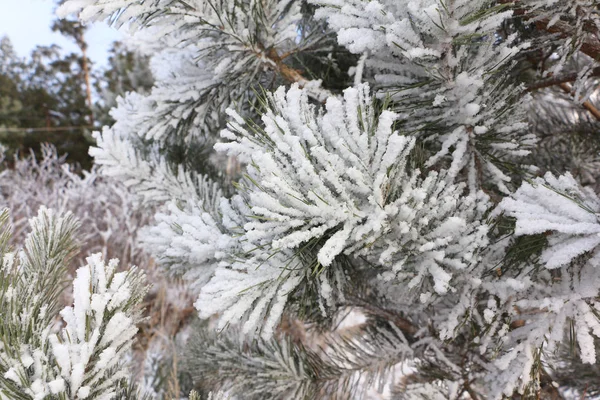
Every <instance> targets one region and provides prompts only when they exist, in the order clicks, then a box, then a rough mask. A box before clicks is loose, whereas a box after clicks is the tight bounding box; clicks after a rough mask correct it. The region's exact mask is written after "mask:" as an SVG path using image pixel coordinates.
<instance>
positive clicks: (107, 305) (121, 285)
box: [0, 208, 145, 400]
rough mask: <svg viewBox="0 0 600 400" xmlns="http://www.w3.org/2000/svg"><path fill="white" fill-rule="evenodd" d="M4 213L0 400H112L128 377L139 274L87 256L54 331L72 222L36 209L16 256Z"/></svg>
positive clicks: (74, 224)
mask: <svg viewBox="0 0 600 400" xmlns="http://www.w3.org/2000/svg"><path fill="white" fill-rule="evenodd" d="M8 213H9V211H8V210H5V211H4V212H3V213H2V215H1V217H0V220H1V223H2V235H1V237H2V266H1V268H0V316H1V317H2V318H0V343H1V344H0V398H2V399H16V398H18V399H32V400H42V399H48V398H56V399H72V400H76V399H103V400H110V399H115V398H117V395H118V393H119V392H120V391H121V388H122V387H123V385H125V386H127V381H128V379H129V374H128V372H127V366H126V364H125V362H124V355H125V354H126V352H127V351H128V350H129V348H130V347H131V344H132V342H133V336H134V335H135V333H136V332H137V328H136V326H135V324H136V323H137V322H139V321H140V312H139V310H138V305H139V303H140V301H141V300H142V297H143V295H144V293H145V287H144V284H143V274H141V273H139V272H137V270H135V269H132V270H130V271H125V272H119V273H117V272H116V267H117V265H118V260H112V261H110V262H109V263H108V265H106V264H105V263H104V261H103V260H102V256H101V255H100V254H95V255H93V256H91V257H89V258H88V265H86V266H84V267H81V268H79V269H78V270H77V278H76V279H75V280H74V282H73V293H74V298H75V304H74V306H73V307H66V308H64V309H63V311H61V313H60V315H61V316H62V318H63V320H64V322H65V324H66V325H65V327H64V328H62V330H61V332H60V333H58V334H57V333H54V332H55V331H56V317H57V314H58V309H59V307H60V299H61V298H60V296H61V293H62V290H63V289H64V284H65V279H66V273H67V267H68V265H69V260H70V258H71V257H72V256H73V253H74V251H75V247H74V243H75V239H76V230H77V228H78V222H77V221H76V220H75V218H74V217H73V215H72V214H66V215H65V216H64V217H62V216H57V215H56V214H54V213H53V212H52V211H50V210H47V209H45V208H41V209H40V211H39V214H38V216H37V217H36V218H33V219H31V221H30V225H31V229H32V231H31V233H30V234H29V235H28V237H27V239H26V241H25V247H24V248H23V249H22V250H21V249H19V250H18V251H17V252H14V251H11V250H10V249H8V248H7V243H8V240H9V239H10V226H8Z"/></svg>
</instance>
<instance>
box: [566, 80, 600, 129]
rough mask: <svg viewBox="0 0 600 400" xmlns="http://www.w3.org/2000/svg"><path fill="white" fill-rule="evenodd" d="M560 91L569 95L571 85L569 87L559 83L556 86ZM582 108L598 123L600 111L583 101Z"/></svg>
mask: <svg viewBox="0 0 600 400" xmlns="http://www.w3.org/2000/svg"><path fill="white" fill-rule="evenodd" d="M558 86H559V87H560V88H561V89H562V90H564V91H565V93H568V94H571V92H572V90H573V88H571V85H569V84H568V83H561V84H559V85H558ZM582 106H583V108H585V109H586V110H588V111H589V112H590V113H591V114H592V115H593V116H594V117H595V118H596V119H597V120H598V121H600V111H599V110H598V109H597V108H596V107H594V105H593V104H592V103H590V102H589V101H584V102H583V103H582Z"/></svg>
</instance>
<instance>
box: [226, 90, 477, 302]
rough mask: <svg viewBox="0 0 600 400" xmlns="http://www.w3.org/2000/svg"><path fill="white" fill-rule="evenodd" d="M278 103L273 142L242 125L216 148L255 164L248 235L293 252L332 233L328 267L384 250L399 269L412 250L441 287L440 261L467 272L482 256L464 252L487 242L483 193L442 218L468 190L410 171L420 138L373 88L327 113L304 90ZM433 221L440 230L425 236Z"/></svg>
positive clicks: (269, 127) (333, 103)
mask: <svg viewBox="0 0 600 400" xmlns="http://www.w3.org/2000/svg"><path fill="white" fill-rule="evenodd" d="M270 100H271V109H270V110H269V111H268V112H267V113H266V114H265V115H264V116H263V118H262V120H263V123H264V131H265V134H266V135H268V137H269V140H270V141H272V143H273V144H272V145H271V144H270V145H268V146H265V145H263V144H262V143H260V142H258V141H256V140H250V139H251V138H252V133H251V132H250V131H249V130H247V129H246V127H245V126H244V125H241V124H239V123H237V122H235V123H231V124H230V126H229V129H228V130H226V131H225V132H224V133H223V136H224V137H228V138H235V141H234V142H232V143H222V144H217V145H216V146H215V148H216V149H217V150H218V151H221V152H226V153H228V154H231V155H235V156H237V157H239V158H240V159H243V160H246V161H247V162H248V163H250V164H251V165H250V166H249V167H248V174H249V176H250V177H251V179H252V181H253V182H260V184H259V186H255V187H252V188H251V190H250V191H249V193H248V198H249V205H250V208H251V210H252V212H253V214H254V215H255V216H256V220H252V221H250V222H247V223H246V224H245V225H244V230H245V232H246V233H245V235H246V238H247V239H248V240H250V241H251V242H252V243H255V244H256V245H257V246H263V245H266V244H272V245H273V246H274V247H275V248H280V249H293V248H297V247H298V246H300V245H302V244H303V243H306V242H308V241H310V240H314V239H317V238H319V237H322V236H323V235H325V234H326V233H327V232H330V233H331V236H330V237H329V238H328V239H327V240H326V241H325V242H324V243H323V244H322V247H321V249H320V250H319V252H318V260H319V262H320V263H321V264H322V265H323V266H329V265H331V263H332V262H333V261H334V259H335V258H336V257H337V256H339V255H340V254H342V253H344V254H356V255H365V256H367V257H372V258H374V259H380V258H381V254H383V253H385V254H386V255H385V257H383V258H384V259H386V260H389V261H388V262H387V263H386V267H388V268H390V269H391V266H392V265H393V264H395V263H396V262H397V261H398V259H400V258H406V253H408V254H411V255H412V256H413V257H414V260H413V261H414V263H413V264H411V267H412V266H414V268H417V269H418V270H419V271H420V272H419V274H418V276H419V277H421V278H422V277H424V276H431V277H432V279H433V282H434V285H435V290H436V291H438V292H440V293H442V292H445V291H446V290H447V289H448V287H449V282H450V279H451V274H449V273H447V272H445V271H444V268H443V267H440V265H444V266H446V267H450V268H451V269H462V268H467V267H468V266H469V265H471V264H472V263H473V262H474V261H475V260H476V259H477V258H476V257H472V258H471V259H468V260H467V259H461V256H460V254H461V253H462V251H464V250H465V249H467V248H468V249H469V250H468V251H467V253H469V254H471V255H472V254H475V253H476V252H477V249H478V248H480V247H481V246H483V245H485V243H486V239H485V235H486V228H485V227H484V226H480V224H479V223H478V222H477V221H476V216H477V215H478V213H479V211H477V210H476V205H477V202H476V201H475V199H476V198H475V197H471V198H465V199H463V202H464V205H461V206H460V207H461V211H460V212H459V213H462V214H456V217H455V219H450V220H448V221H447V222H445V223H442V221H443V220H444V218H447V217H449V216H451V215H452V214H453V213H455V212H457V209H456V207H458V206H459V203H458V199H459V197H460V196H461V194H462V192H463V187H462V186H460V185H457V186H455V185H449V184H447V183H446V181H445V180H444V179H439V177H438V175H437V174H435V173H431V174H430V175H428V176H427V177H425V179H421V178H420V177H419V174H418V172H417V173H413V174H412V176H411V175H410V174H409V173H407V171H406V162H407V157H408V155H409V153H410V151H411V150H412V148H413V146H414V140H413V139H412V138H409V137H406V136H400V135H398V133H396V132H394V131H393V130H392V129H391V127H392V124H393V122H394V121H395V119H396V118H397V116H396V114H394V113H391V112H387V111H386V112H383V113H382V114H381V115H380V116H378V117H377V116H376V115H375V113H374V110H373V109H372V108H371V99H370V96H369V89H368V86H367V85H360V86H359V87H358V88H351V89H347V90H346V91H345V92H344V99H343V100H340V99H337V98H330V99H328V101H327V103H326V111H325V113H324V114H323V115H322V116H317V115H316V113H315V110H314V109H313V107H312V106H310V105H309V103H308V96H307V95H306V93H305V92H304V91H303V90H301V89H299V88H298V87H294V86H293V87H292V88H291V89H290V90H289V91H288V92H285V90H284V89H283V88H280V89H279V90H277V91H276V92H275V93H274V94H273V95H272V96H271V97H270ZM359 117H360V120H359ZM306 154H310V155H311V157H310V158H308V157H307V156H306ZM478 196H479V195H478ZM477 200H478V201H479V202H482V203H481V204H485V203H486V201H487V200H486V198H485V196H479V197H477ZM481 204H480V205H481ZM430 221H431V222H430ZM437 224H440V225H439V226H437ZM426 226H427V227H428V230H429V231H430V232H431V233H429V234H427V235H424V236H423V235H419V234H417V232H419V231H421V229H422V228H423V227H426ZM450 231H452V232H450ZM398 241H400V246H399V243H398ZM373 242H375V245H373ZM399 248H402V249H403V251H404V252H405V253H404V254H399ZM421 278H419V279H416V280H415V279H413V283H412V284H413V285H416V284H420V283H421Z"/></svg>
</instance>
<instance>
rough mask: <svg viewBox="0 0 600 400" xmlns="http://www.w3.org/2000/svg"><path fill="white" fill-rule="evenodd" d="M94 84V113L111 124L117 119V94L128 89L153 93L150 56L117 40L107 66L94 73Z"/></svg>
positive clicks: (123, 94)
mask: <svg viewBox="0 0 600 400" xmlns="http://www.w3.org/2000/svg"><path fill="white" fill-rule="evenodd" d="M93 79H94V84H95V86H96V91H97V93H98V95H99V99H98V100H97V101H96V102H95V103H94V115H95V117H96V122H97V123H99V124H100V125H112V124H113V123H114V122H115V120H114V119H113V118H112V117H111V116H110V110H111V109H112V108H113V107H116V106H117V98H118V97H123V96H125V94H126V93H128V92H137V93H142V94H144V93H145V94H148V93H150V90H151V89H152V86H153V85H154V77H153V76H152V71H151V70H150V57H149V56H148V55H145V54H142V53H141V52H140V51H135V50H130V49H129V48H128V46H127V45H125V44H124V43H122V42H114V43H113V45H112V47H111V48H110V50H109V57H108V67H107V68H105V69H104V70H103V71H101V72H100V73H98V74H95V75H94V77H93Z"/></svg>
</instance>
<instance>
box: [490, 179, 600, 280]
mask: <svg viewBox="0 0 600 400" xmlns="http://www.w3.org/2000/svg"><path fill="white" fill-rule="evenodd" d="M499 211H504V212H505V213H506V214H507V215H509V216H511V217H514V218H516V220H517V223H516V227H515V234H516V235H533V234H539V233H545V232H552V235H550V236H549V237H548V241H549V246H548V247H547V248H546V249H544V252H543V253H542V257H541V260H542V262H543V263H544V264H545V265H546V267H547V268H559V267H561V266H564V265H567V264H569V263H570V262H571V261H572V260H573V259H574V258H575V257H578V256H580V255H582V254H584V253H591V254H592V255H598V254H600V253H599V251H600V247H599V245H600V220H599V219H598V215H600V199H599V198H598V196H597V195H596V194H595V193H594V192H593V191H592V190H591V189H585V188H581V187H580V186H579V184H578V183H577V182H576V181H575V179H574V178H573V177H572V176H571V175H570V174H566V175H563V176H560V177H558V178H556V177H554V176H553V175H552V174H550V173H548V174H546V175H545V177H544V178H537V179H536V180H535V181H534V182H533V184H530V183H524V184H523V185H521V187H520V188H519V190H518V191H517V192H516V193H515V194H514V195H513V196H511V197H509V198H506V199H504V200H503V201H502V202H501V203H500V204H499V206H498V212H499Z"/></svg>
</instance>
